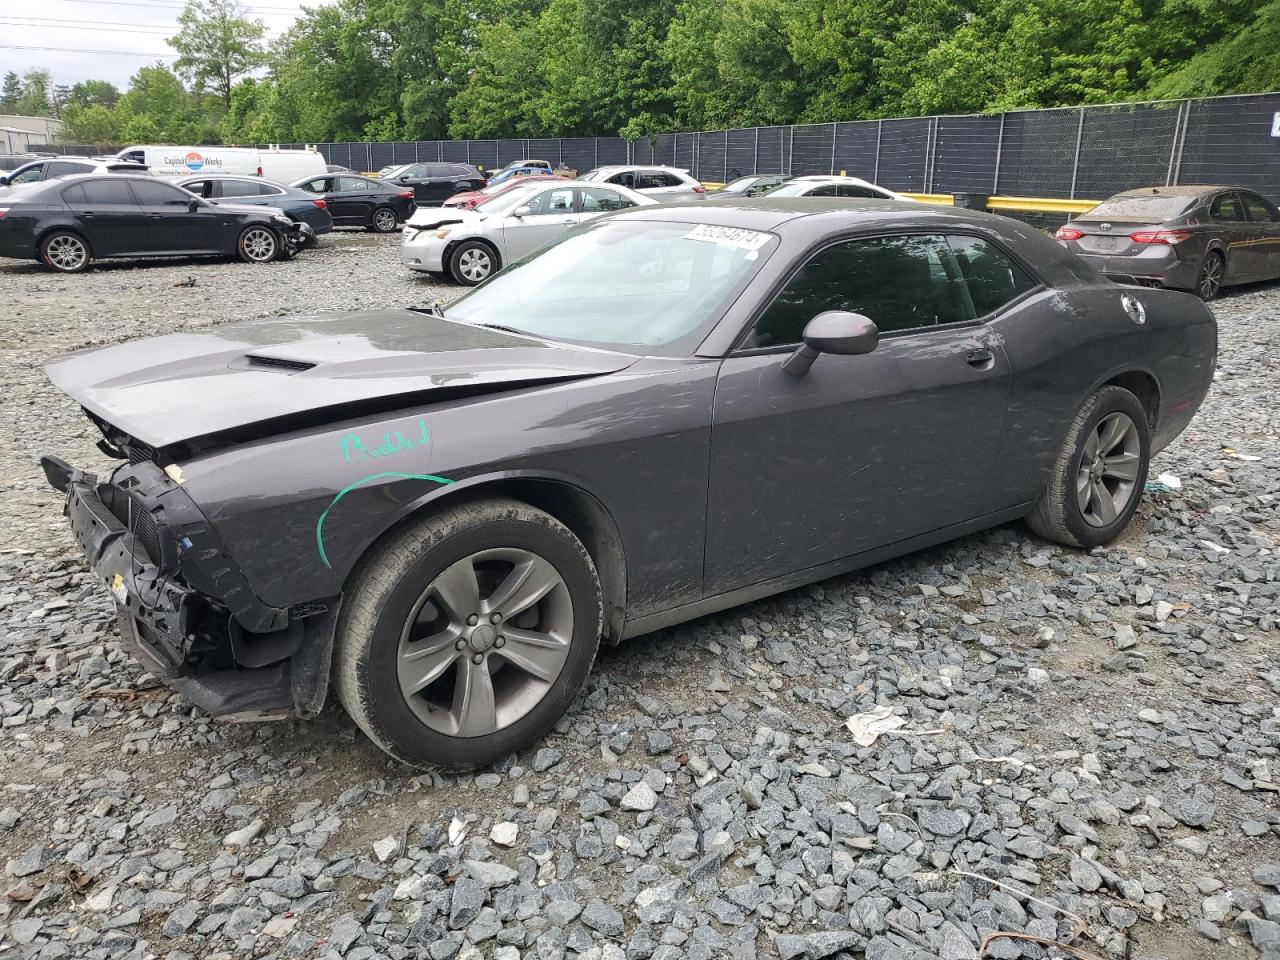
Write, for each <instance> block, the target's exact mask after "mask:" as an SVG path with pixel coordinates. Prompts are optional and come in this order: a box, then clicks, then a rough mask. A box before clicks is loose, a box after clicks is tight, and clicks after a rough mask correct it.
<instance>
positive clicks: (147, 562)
mask: <svg viewBox="0 0 1280 960" xmlns="http://www.w3.org/2000/svg"><path fill="white" fill-rule="evenodd" d="M115 439H116V440H118V441H119V443H120V449H121V452H124V453H126V454H127V458H128V460H129V461H130V462H129V463H127V464H122V465H121V466H119V467H118V468H116V470H115V471H113V472H112V474H111V477H110V479H109V480H105V481H104V480H100V479H99V478H98V477H97V476H96V475H95V474H92V473H87V472H84V471H81V470H77V469H75V468H73V467H71V466H70V465H69V464H66V463H64V462H63V461H61V460H58V459H57V458H56V457H44V458H42V461H41V464H42V466H43V468H44V471H45V474H46V476H47V477H48V478H49V481H50V483H51V485H53V486H54V487H55V488H57V489H59V490H61V491H63V492H64V493H65V494H66V497H67V500H66V510H65V512H66V514H67V517H68V518H69V519H70V522H71V529H72V533H73V535H74V536H75V539H76V541H77V543H78V544H79V545H80V548H81V549H82V550H83V551H84V552H85V555H86V557H87V559H88V561H89V565H90V567H91V569H92V570H93V573H94V574H95V576H97V577H98V578H99V579H100V580H101V581H102V583H103V585H104V587H105V588H106V589H108V590H109V591H110V592H111V594H112V595H113V596H114V598H115V601H116V605H117V610H118V612H119V615H120V626H121V632H122V634H123V636H124V638H125V640H126V642H127V643H128V644H129V645H131V646H132V647H133V652H134V654H135V655H136V656H137V657H138V659H140V660H141V661H142V662H143V663H145V664H146V665H147V666H148V668H149V669H150V670H151V671H152V672H153V673H155V674H157V675H158V676H161V677H163V678H164V679H165V680H166V682H167V683H169V685H170V686H172V687H174V688H175V689H177V690H178V691H179V692H181V693H183V694H184V695H185V696H186V697H187V698H188V699H190V700H191V701H192V702H194V703H195V704H196V705H197V706H199V707H201V708H202V709H204V710H206V711H207V712H209V713H211V714H213V715H215V716H219V715H228V714H240V715H259V716H269V715H288V714H302V715H310V714H312V713H314V712H316V711H318V710H319V708H320V706H321V705H322V704H323V698H324V693H325V687H326V683H325V677H326V674H327V659H328V652H329V645H330V642H331V638H332V626H333V622H334V621H335V619H336V613H337V603H336V601H334V602H331V603H325V602H317V603H311V604H307V605H306V606H305V608H303V607H299V608H297V609H295V610H284V609H279V608H275V607H271V606H269V605H267V604H265V603H263V602H262V601H261V600H260V599H259V598H258V597H257V596H256V595H255V594H254V593H253V591H252V590H251V589H250V587H249V585H248V583H247V582H246V581H245V578H244V576H243V574H242V573H241V571H240V569H239V567H238V566H237V565H236V564H235V562H234V561H233V560H232V559H231V557H230V556H229V555H228V554H227V552H226V551H225V550H224V549H223V547H222V544H221V542H220V541H219V539H218V537H217V535H216V533H215V532H214V530H213V528H212V527H211V525H210V524H209V522H208V521H207V520H206V519H205V517H204V515H203V513H202V512H201V511H200V509H199V508H198V507H197V505H196V504H195V502H194V501H193V500H192V499H191V497H190V496H189V495H188V494H187V492H186V491H185V490H183V489H182V485H181V484H180V483H179V482H177V481H176V480H175V478H174V475H173V474H174V470H173V465H172V464H170V465H169V469H167V470H166V469H165V468H162V467H161V466H160V464H159V463H157V462H154V461H153V460H151V459H144V458H141V457H138V456H136V454H137V453H138V452H139V449H140V448H139V447H138V446H137V445H136V444H133V443H130V442H128V441H127V439H126V440H120V439H119V438H115ZM135 461H136V462H135ZM178 475H179V477H180V472H179V473H178ZM308 646H310V647H311V648H312V649H310V650H305V649H304V648H306V647H308Z"/></svg>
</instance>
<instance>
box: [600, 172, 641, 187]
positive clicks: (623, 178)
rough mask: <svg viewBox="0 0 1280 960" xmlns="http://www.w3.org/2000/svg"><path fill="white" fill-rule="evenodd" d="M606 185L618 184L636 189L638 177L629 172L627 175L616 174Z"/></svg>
mask: <svg viewBox="0 0 1280 960" xmlns="http://www.w3.org/2000/svg"><path fill="white" fill-rule="evenodd" d="M605 182H606V183H616V184H619V185H621V186H624V187H634V186H635V184H636V175H635V173H633V172H632V171H630V170H628V171H626V172H625V173H615V174H614V175H613V176H612V177H610V178H609V179H608V180H607V181H605Z"/></svg>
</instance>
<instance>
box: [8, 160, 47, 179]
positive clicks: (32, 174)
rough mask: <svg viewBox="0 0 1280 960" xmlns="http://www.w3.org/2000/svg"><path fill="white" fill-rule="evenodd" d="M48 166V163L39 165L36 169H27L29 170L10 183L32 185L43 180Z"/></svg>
mask: <svg viewBox="0 0 1280 960" xmlns="http://www.w3.org/2000/svg"><path fill="white" fill-rule="evenodd" d="M47 166H48V164H47V163H37V164H36V165H35V166H34V167H27V169H25V170H23V171H22V172H21V173H20V174H18V175H17V176H16V177H13V178H12V179H11V180H10V181H9V182H10V183H32V182H34V181H36V180H43V179H44V168H45V167H47Z"/></svg>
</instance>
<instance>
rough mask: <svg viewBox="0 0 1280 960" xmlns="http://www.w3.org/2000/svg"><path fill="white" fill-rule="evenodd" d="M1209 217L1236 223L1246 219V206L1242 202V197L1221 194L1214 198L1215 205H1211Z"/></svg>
mask: <svg viewBox="0 0 1280 960" xmlns="http://www.w3.org/2000/svg"><path fill="white" fill-rule="evenodd" d="M1209 216H1211V217H1213V219H1215V220H1224V221H1228V222H1235V221H1239V220H1243V219H1245V216H1244V204H1242V203H1241V202H1240V197H1239V196H1238V195H1237V194H1234V193H1220V194H1218V195H1217V196H1216V197H1214V198H1213V203H1211V204H1209Z"/></svg>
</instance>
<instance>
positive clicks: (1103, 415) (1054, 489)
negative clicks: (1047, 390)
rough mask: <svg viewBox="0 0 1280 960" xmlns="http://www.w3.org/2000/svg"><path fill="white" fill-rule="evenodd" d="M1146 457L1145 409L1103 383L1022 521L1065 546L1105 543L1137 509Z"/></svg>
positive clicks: (1082, 411)
mask: <svg viewBox="0 0 1280 960" xmlns="http://www.w3.org/2000/svg"><path fill="white" fill-rule="evenodd" d="M1150 459H1151V428H1150V425H1149V423H1148V421H1147V411H1146V409H1145V408H1144V407H1143V406H1142V403H1141V402H1140V401H1139V400H1138V398H1137V397H1136V396H1134V395H1133V394H1132V393H1130V392H1129V391H1128V390H1125V389H1124V388H1123V387H1114V386H1107V387H1103V388H1102V389H1100V390H1099V391H1098V392H1097V393H1095V394H1093V396H1091V397H1089V399H1088V400H1086V401H1085V402H1084V405H1083V406H1082V407H1081V408H1080V412H1079V413H1077V414H1076V416H1075V419H1074V420H1072V422H1071V426H1070V428H1069V429H1068V430H1067V436H1066V439H1064V440H1063V442H1062V449H1061V450H1060V451H1059V453H1058V457H1057V459H1056V460H1055V461H1054V464H1053V466H1052V467H1050V469H1049V482H1048V483H1047V484H1046V485H1045V489H1044V493H1042V494H1041V495H1040V500H1039V501H1038V502H1037V503H1036V506H1035V508H1034V509H1033V510H1032V511H1031V513H1030V514H1028V515H1027V525H1028V526H1029V527H1031V529H1032V530H1034V531H1035V532H1036V533H1037V534H1039V535H1040V536H1041V537H1043V538H1044V539H1046V540H1051V541H1053V542H1054V543H1061V544H1065V545H1067V546H1072V547H1097V546H1101V545H1102V544H1104V543H1110V542H1111V541H1112V540H1114V539H1115V538H1116V537H1118V536H1119V535H1120V533H1121V532H1122V531H1123V530H1124V528H1125V527H1126V526H1127V525H1128V523H1129V520H1130V519H1131V518H1132V517H1133V514H1134V512H1135V511H1136V510H1137V509H1138V504H1139V502H1140V501H1141V500H1142V490H1143V487H1144V486H1145V485H1146V482H1147V467H1148V464H1149V461H1150Z"/></svg>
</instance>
